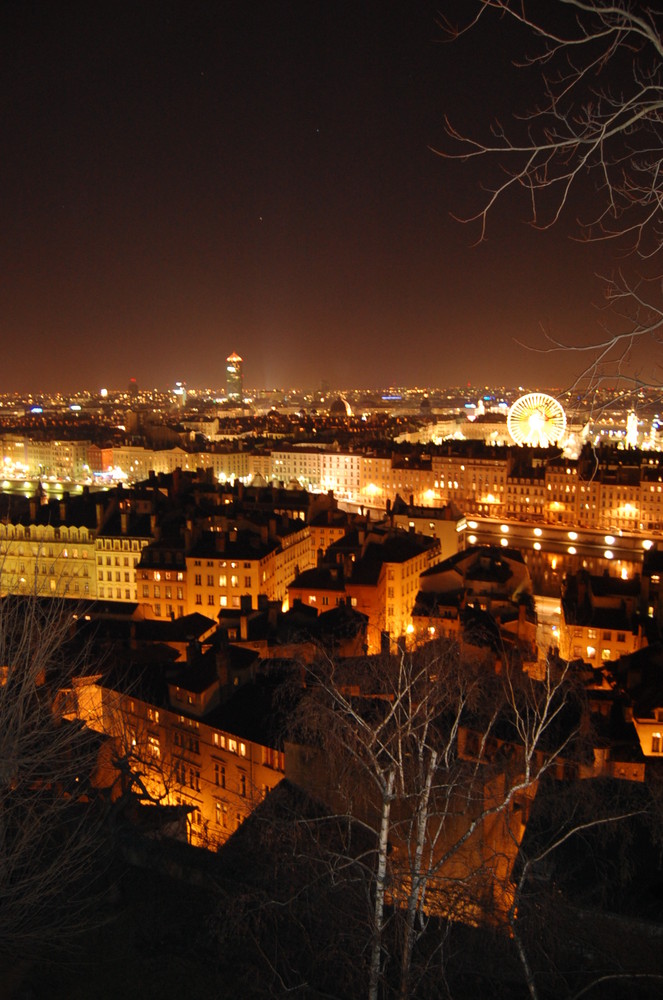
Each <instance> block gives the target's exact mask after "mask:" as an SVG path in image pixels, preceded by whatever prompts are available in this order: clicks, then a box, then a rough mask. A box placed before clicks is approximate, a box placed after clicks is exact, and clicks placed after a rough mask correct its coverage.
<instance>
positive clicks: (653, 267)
mask: <svg viewBox="0 0 663 1000" xmlns="http://www.w3.org/2000/svg"><path fill="white" fill-rule="evenodd" d="M468 6H469V5H468ZM492 15H495V16H497V17H500V18H502V20H503V21H510V22H511V23H512V25H513V29H514V36H517V37H518V39H520V38H521V37H523V38H524V39H529V41H527V40H524V41H523V43H522V44H523V46H524V48H523V53H522V56H521V58H520V59H519V60H518V62H517V66H518V67H519V69H520V70H521V71H522V72H524V73H526V74H527V80H528V84H531V83H532V80H533V79H534V80H538V82H539V83H540V85H541V91H540V99H539V100H538V101H536V102H535V103H534V104H533V105H532V106H525V107H520V108H514V109H513V117H512V119H511V121H510V123H506V124H505V123H504V122H501V121H500V122H498V121H494V122H493V123H492V125H491V126H490V131H489V133H488V123H486V127H485V130H484V134H483V135H481V134H480V133H479V134H472V132H471V131H470V130H469V129H467V128H465V127H464V126H463V125H462V123H458V122H455V121H454V120H453V117H452V118H450V119H449V120H448V121H447V136H448V139H449V143H448V145H447V146H446V147H445V148H443V149H440V150H438V152H440V154H441V155H443V156H445V157H452V158H458V159H461V160H463V161H465V162H469V161H475V160H485V161H487V162H486V173H487V174H489V175H490V174H491V170H493V169H494V170H495V173H493V174H492V176H493V180H492V182H491V180H490V177H485V178H484V179H485V184H486V186H485V190H486V191H487V194H486V196H485V198H484V200H483V202H482V204H480V206H479V207H478V208H477V210H476V211H475V212H473V213H471V214H470V215H469V216H468V217H467V218H466V219H464V221H468V222H470V221H474V222H477V223H478V224H479V227H480V237H479V238H480V239H483V237H484V236H485V234H486V229H487V226H488V222H489V216H490V214H491V211H492V209H493V208H494V206H495V205H496V203H497V202H498V201H499V200H500V199H501V198H503V197H504V196H505V195H506V193H507V192H509V191H510V190H512V189H516V190H522V191H524V193H525V196H526V198H527V200H528V203H529V206H530V222H531V224H532V225H533V226H535V227H536V228H540V229H545V228H549V227H551V226H553V225H555V224H556V223H557V222H558V221H559V219H560V217H561V216H562V214H563V213H564V210H565V209H568V208H569V207H570V204H571V201H572V196H573V194H574V192H576V189H580V190H579V191H578V193H581V194H582V195H583V198H584V201H585V203H586V204H589V205H593V206H595V207H594V211H593V213H592V209H591V208H590V209H588V210H587V211H588V213H589V214H587V215H586V216H584V217H582V218H580V219H579V235H580V237H581V238H583V239H586V240H588V241H594V240H610V241H614V242H615V243H616V244H617V245H618V252H619V254H620V255H621V256H624V255H626V256H627V257H628V256H629V254H630V256H631V264H627V263H624V264H623V266H622V268H621V269H620V270H618V271H616V272H615V274H610V275H607V276H606V279H605V294H606V298H607V301H608V304H609V305H611V306H614V307H615V310H614V317H615V318H614V319H613V320H611V322H610V326H608V325H606V326H605V329H604V334H603V336H600V338H599V340H598V341H597V342H596V343H595V344H593V345H591V346H588V347H582V346H579V345H576V344H572V343H571V344H567V343H563V342H562V341H560V340H557V339H555V338H553V337H551V336H548V343H547V345H546V346H545V347H544V350H549V351H553V350H574V351H578V352H586V354H587V356H588V360H587V361H586V362H583V363H582V364H581V371H580V375H579V379H578V381H582V380H583V379H585V380H586V381H589V382H590V383H591V384H593V385H595V384H597V383H600V381H601V380H602V379H604V378H606V377H608V376H609V377H611V378H612V379H614V378H615V377H617V378H624V379H626V378H628V379H630V381H631V382H632V383H633V382H635V384H636V385H638V384H642V383H644V382H645V381H646V382H648V383H649V384H651V380H652V374H651V371H649V372H648V374H647V376H645V377H641V376H639V375H638V373H637V372H635V373H634V372H633V370H632V368H630V367H629V365H628V362H629V359H630V352H631V351H632V349H633V347H634V345H635V343H636V342H638V341H641V340H644V339H645V338H651V339H653V341H654V342H655V343H656V344H657V345H658V344H659V343H660V336H661V327H662V324H663V284H662V280H661V268H660V264H659V256H660V250H661V245H662V240H663V12H662V11H661V10H660V8H658V9H657V8H656V7H654V6H651V5H645V4H642V3H638V2H635V0H612V2H610V0H550V2H549V3H545V4H541V3H537V2H536V0H531V2H528V0H477V2H476V4H475V5H473V12H472V14H471V15H470V16H469V18H468V19H467V20H465V21H464V22H463V23H461V24H455V25H452V24H451V23H449V22H445V27H446V28H447V30H448V31H449V33H450V34H451V36H452V37H455V38H458V37H460V36H462V35H464V34H465V33H466V32H468V31H470V30H478V29H479V27H480V26H481V25H482V24H483V23H484V22H485V21H487V20H488V19H489V18H490V17H491V16H492ZM587 182H590V183H593V187H594V193H595V194H594V196H592V197H589V198H587V197H586V192H587V188H586V184H587ZM636 260H637V261H638V264H637V266H635V265H634V262H635V261H636ZM611 327H612V329H611ZM615 330H616V331H617V332H615ZM654 380H655V384H658V385H660V384H661V382H662V380H661V378H660V377H658V378H654Z"/></svg>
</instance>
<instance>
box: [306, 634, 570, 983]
mask: <svg viewBox="0 0 663 1000" xmlns="http://www.w3.org/2000/svg"><path fill="white" fill-rule="evenodd" d="M307 686H308V693H307V697H306V698H305V699H304V701H303V705H302V712H301V714H300V719H299V731H298V732H299V739H300V740H302V741H303V743H304V745H305V749H304V750H303V751H302V753H303V755H304V759H305V763H304V764H303V765H302V768H301V772H300V773H299V774H298V775H296V777H298V779H299V781H300V782H301V783H302V784H304V785H307V784H308V787H309V788H310V789H311V790H312V791H317V793H318V794H319V795H320V796H321V797H323V798H325V799H326V801H327V802H328V803H329V804H330V806H331V808H332V811H333V815H334V816H335V817H336V818H337V819H338V818H339V817H341V816H346V817H347V818H348V820H350V819H351V820H352V822H353V823H354V824H355V825H359V826H360V827H362V828H363V830H364V832H365V835H366V837H367V842H368V844H369V845H370V846H369V847H368V848H367V849H366V851H365V852H364V854H363V855H362V856H361V857H355V858H354V859H353V860H354V863H355V864H359V863H362V864H363V865H364V866H365V869H366V872H367V876H368V884H370V885H371V886H372V889H371V893H372V913H373V917H372V922H371V928H370V944H369V951H370V961H369V973H368V987H367V993H368V996H369V998H370V1000H375V998H377V997H378V996H379V995H381V992H383V991H386V988H387V987H386V983H387V982H391V983H393V982H394V981H397V983H398V985H397V986H395V987H394V992H395V994H396V995H397V996H398V997H399V998H400V1000H406V998H407V997H409V996H413V995H418V990H419V988H420V985H421V984H420V983H419V981H418V979H417V973H416V971H415V970H416V964H417V963H416V961H415V950H416V946H417V943H418V942H420V941H421V940H422V939H423V938H424V937H425V935H426V933H427V927H428V923H429V920H430V919H431V918H439V917H445V918H453V919H460V920H465V921H470V922H477V921H479V922H486V921H488V922H492V921H497V922H506V921H507V920H508V914H509V913H510V912H511V910H512V908H513V906H514V896H513V883H512V872H513V868H514V864H515V861H516V858H517V856H518V851H519V844H520V840H521V838H522V834H523V831H524V829H525V823H524V820H523V817H524V815H525V814H526V813H527V811H528V808H529V802H530V801H531V799H532V798H533V796H534V794H535V792H536V788H537V785H538V783H539V781H540V780H541V778H542V777H543V776H544V775H545V774H546V773H547V772H548V771H549V770H550V769H551V768H554V767H555V766H556V765H557V764H558V763H560V762H561V760H562V759H563V758H564V756H565V755H566V756H573V755H575V754H577V753H578V752H579V745H580V742H581V730H582V701H581V699H579V698H578V692H577V689H576V688H575V685H574V684H573V683H572V679H571V676H570V674H569V672H568V670H565V669H562V670H561V672H560V673H559V674H558V675H557V676H555V675H553V673H552V672H551V671H548V672H547V674H546V676H545V679H544V680H543V681H542V682H538V681H532V680H530V679H529V678H528V677H526V676H525V675H523V674H521V673H518V674H517V673H515V672H513V671H511V670H510V669H507V668H505V669H504V671H503V672H502V673H501V674H495V675H486V673H485V671H484V670H482V669H480V668H479V667H478V666H477V665H474V664H472V663H468V662H462V661H461V660H460V659H459V657H458V655H457V651H456V650H455V649H454V648H453V647H451V646H449V645H448V644H445V643H442V642H439V643H435V644H431V645H428V646H427V647H425V648H422V649H419V650H417V651H414V652H412V653H409V652H401V653H400V654H399V655H398V656H396V657H391V658H375V659H372V660H371V659H368V660H365V661H363V662H361V663H357V662H356V661H355V662H353V663H352V664H345V665H343V664H338V663H335V662H333V661H330V660H326V661H319V662H318V663H317V664H315V665H314V666H313V667H311V668H310V672H309V674H308V677H307ZM311 747H316V748H317V752H316V753H315V754H314V755H313V756H311V753H312V751H311ZM397 925H398V928H399V930H398V933H396V931H395V928H396V926H397ZM395 940H396V941H397V945H394V941H395ZM388 942H389V943H388ZM396 953H397V954H398V959H396ZM396 966H397V967H398V971H396ZM385 995H386V993H385Z"/></svg>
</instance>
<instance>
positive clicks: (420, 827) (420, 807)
mask: <svg viewBox="0 0 663 1000" xmlns="http://www.w3.org/2000/svg"><path fill="white" fill-rule="evenodd" d="M436 766H437V751H436V750H433V751H432V752H431V756H430V760H429V762H428V773H427V774H426V783H425V785H424V790H423V793H422V795H421V798H420V800H419V802H418V803H417V833H416V841H415V848H414V862H413V865H412V881H411V884H410V892H409V894H408V899H407V915H406V920H405V938H404V941H403V952H402V955H401V986H400V992H399V1000H407V997H408V995H409V983H410V967H411V965H412V950H413V948H414V921H415V920H416V916H417V911H418V909H419V900H420V896H421V891H422V889H423V888H424V886H425V882H426V876H425V875H424V874H422V865H421V859H422V857H423V853H424V843H425V840H426V830H427V828H428V806H429V802H430V790H431V785H432V782H433V774H434V773H435V768H436Z"/></svg>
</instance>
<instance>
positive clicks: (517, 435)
mask: <svg viewBox="0 0 663 1000" xmlns="http://www.w3.org/2000/svg"><path fill="white" fill-rule="evenodd" d="M506 423H507V427H508V429H509V434H510V435H511V437H512V438H513V440H514V441H515V442H516V444H528V445H531V447H533V448H547V447H548V445H550V444H554V443H555V442H556V441H559V440H560V438H561V437H562V436H563V434H564V431H565V430H566V414H565V413H564V410H563V408H562V404H561V403H560V402H559V401H558V400H556V399H555V398H554V397H553V396H548V395H546V393H544V392H529V393H527V395H526V396H521V397H520V399H517V400H516V401H515V403H514V404H513V406H512V407H511V409H510V410H509V415H508V417H507V421H506Z"/></svg>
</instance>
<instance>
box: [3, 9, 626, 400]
mask: <svg viewBox="0 0 663 1000" xmlns="http://www.w3.org/2000/svg"><path fill="white" fill-rule="evenodd" d="M468 2H469V0H468ZM444 7H445V0H436V2H431V3H429V2H427V0H412V2H404V0H399V2H389V0H375V2H370V0H366V2H364V0H361V2H360V0H356V2H349V0H346V2H339V0H319V2H317V0H303V2H287V0H279V2H277V0H272V2H251V0H238V2H224V0H215V2H208V3H197V2H196V0H182V2H176V0H158V2H154V3H151V2H141V0H132V2H126V3H123V2H115V3H106V2H104V0H88V2H86V3H85V4H76V3H73V2H58V0H43V2H30V0H6V2H5V3H4V4H3V5H2V8H1V13H0V100H1V102H2V103H1V114H2V127H1V133H0V134H1V136H2V145H1V147H0V192H1V196H0V213H1V214H0V227H1V233H2V243H1V246H2V260H1V262H0V329H1V332H2V337H3V342H4V347H5V350H4V354H3V365H2V369H1V377H0V391H4V392H8V391H14V390H15V391H20V392H26V391H34V392H39V391H46V390H56V389H61V390H63V391H71V390H73V389H75V388H81V387H87V388H89V389H98V388H99V387H100V386H108V387H117V386H119V387H123V386H125V385H126V384H127V382H128V379H129V377H130V376H134V377H136V378H137V379H138V382H139V384H140V385H141V386H149V387H151V386H159V387H166V386H168V385H172V384H173V383H174V381H175V380H176V379H184V380H185V381H186V382H187V384H189V385H191V386H223V385H224V382H225V373H224V364H223V362H224V359H225V357H226V355H227V354H229V353H230V352H231V351H233V350H234V351H238V352H239V353H240V354H241V355H242V357H243V358H244V361H245V365H244V368H245V384H246V385H247V386H249V387H273V386H292V385H295V386H300V387H305V386H306V387H313V388H315V387H319V386H320V383H321V380H322V379H326V380H327V381H328V382H330V383H331V385H332V386H339V387H351V386H362V385H364V386H373V387H378V386H382V385H388V384H395V385H428V386H436V385H439V386H444V385H457V384H464V383H467V382H471V383H472V384H473V385H484V384H498V383H506V384H509V385H517V384H522V385H525V386H527V387H533V386H534V385H541V386H549V387H554V386H561V385H563V384H565V383H566V382H567V381H568V380H569V378H570V377H571V373H572V372H573V371H574V368H577V358H574V357H571V358H569V357H568V356H564V355H561V356H559V355H554V356H551V355H542V354H538V353H532V352H530V351H527V350H525V349H523V348H522V347H519V346H517V345H516V343H515V340H520V341H525V342H527V343H530V344H534V345H536V344H539V345H540V344H541V343H542V338H541V333H540V328H541V326H543V327H545V328H546V329H548V330H549V331H550V332H551V333H552V334H553V335H554V336H558V337H559V338H561V339H569V340H582V339H585V340H586V339H587V337H589V336H594V335H595V331H596V332H597V326H596V324H597V321H598V318H599V314H598V313H597V310H596V309H595V307H594V305H593V303H595V302H597V301H599V300H600V289H599V286H598V285H597V284H596V282H595V279H594V272H595V271H597V270H602V269H604V267H605V264H606V260H607V253H608V251H607V250H606V248H605V247H588V246H586V245H582V244H578V243H573V242H571V241H569V239H568V232H567V231H565V230H564V228H563V227H562V228H560V229H558V230H556V231H554V232H548V233H541V232H534V231H532V230H531V229H529V228H528V227H527V226H526V225H525V224H524V223H523V219H524V218H525V217H526V214H527V204H526V203H523V204H520V203H518V202H517V201H513V202H508V203H507V202H505V203H504V204H503V205H502V206H500V208H499V211H498V212H496V213H495V215H494V218H493V220H492V222H491V226H490V229H489V233H488V240H487V242H485V243H484V244H482V245H480V246H473V243H474V240H475V238H476V235H477V232H476V229H473V228H471V227H468V226H463V225H460V224H459V223H457V222H456V221H454V220H453V219H452V218H451V213H454V212H456V213H461V214H462V213H463V212H468V211H470V210H471V209H472V208H473V207H475V206H476V205H477V204H478V203H479V197H480V194H479V188H478V184H479V175H478V174H477V172H476V171H474V170H470V169H469V168H468V167H467V166H462V165H461V164H459V163H449V162H448V161H446V160H444V159H441V158H440V157H438V156H436V155H435V154H434V153H433V152H432V151H431V147H436V146H439V145H440V144H441V143H442V142H443V116H444V114H445V113H446V114H448V115H450V117H451V118H452V119H453V120H454V121H457V122H458V123H459V124H460V125H461V126H464V127H466V128H471V127H476V128H477V129H478V128H480V127H483V123H484V122H486V123H487V121H488V117H487V116H488V115H489V113H490V112H491V111H493V110H497V111H500V110H502V111H504V110H505V108H506V107H507V106H508V105H509V104H510V103H511V104H512V103H514V101H515V102H518V101H519V100H521V94H520V93H519V91H518V89H517V87H518V84H516V83H514V82H513V81H512V80H511V78H510V74H509V73H508V66H509V60H508V58H507V57H506V53H507V52H508V39H505V38H501V37H500V31H502V32H503V30H504V29H503V28H501V27H500V26H499V25H495V24H493V25H492V27H491V30H484V31H482V32H478V33H477V34H475V35H473V36H471V37H468V38H466V39H464V40H463V42H462V43H460V44H457V45H449V44H447V43H446V42H445V41H444V35H443V32H442V31H441V30H440V28H439V27H438V25H437V24H436V16H437V12H438V10H441V9H444Z"/></svg>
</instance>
